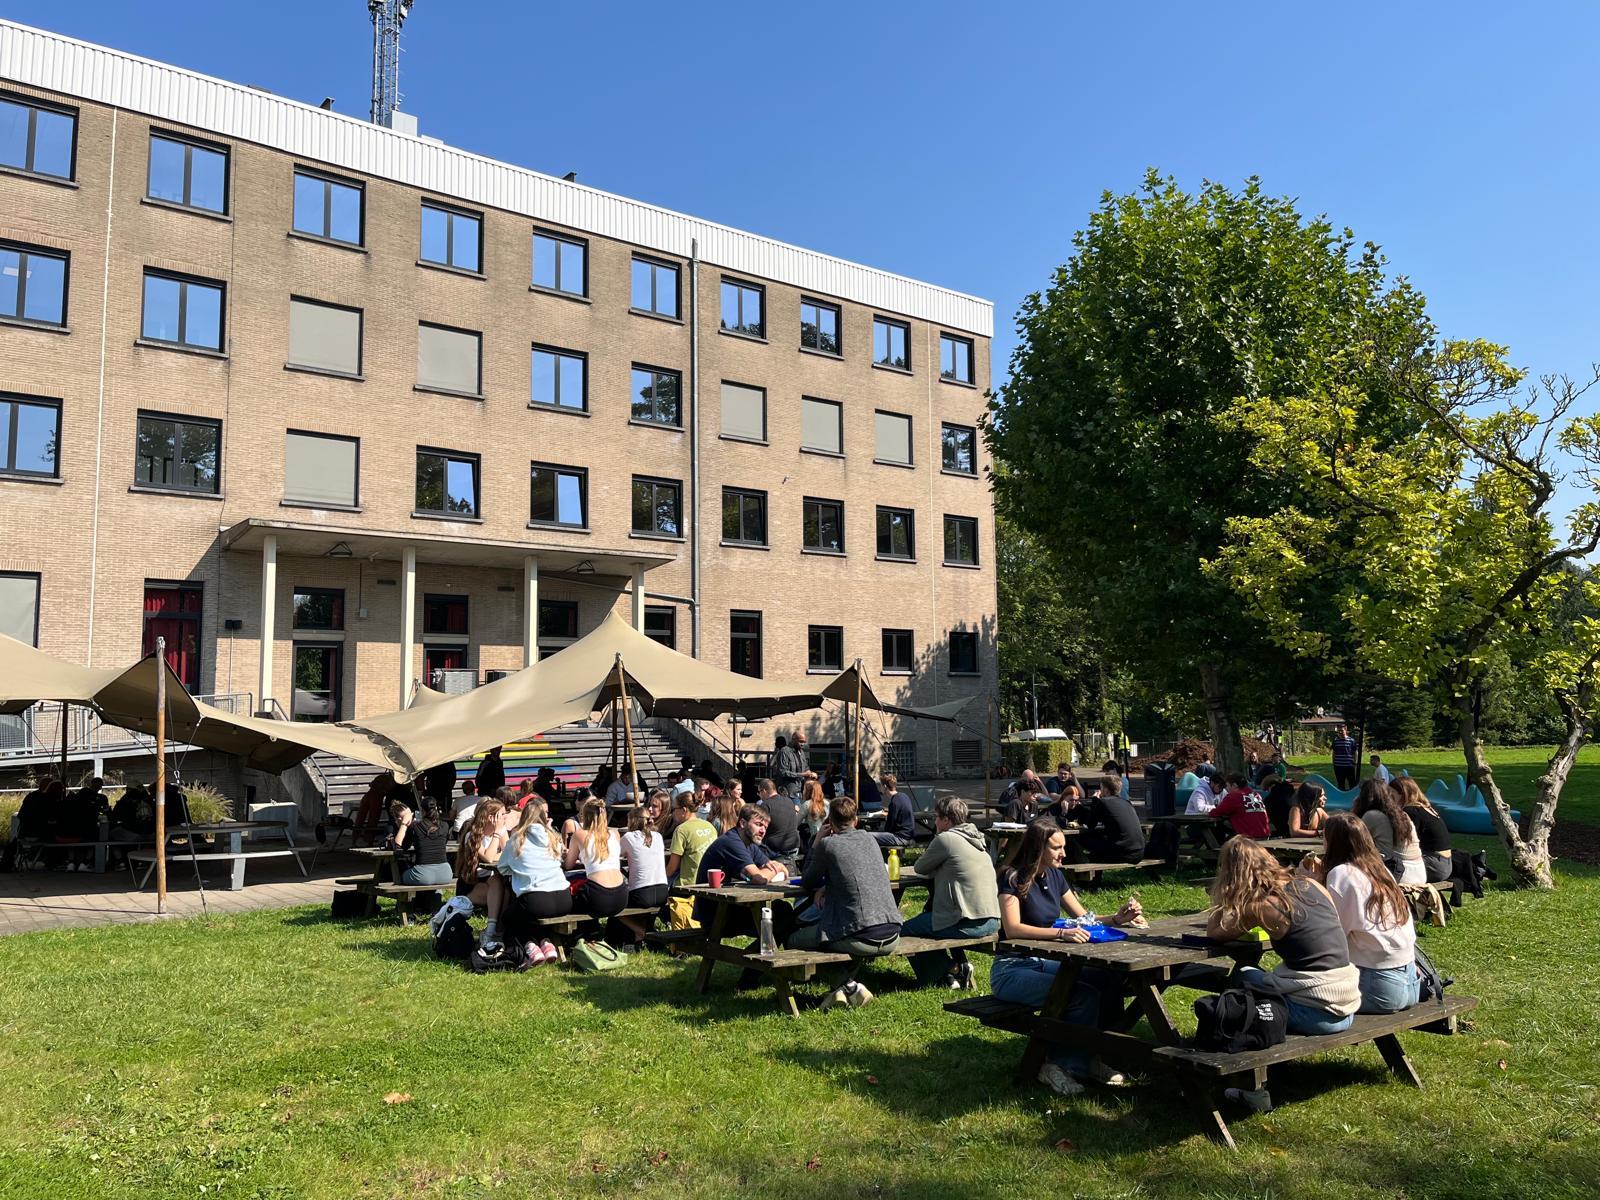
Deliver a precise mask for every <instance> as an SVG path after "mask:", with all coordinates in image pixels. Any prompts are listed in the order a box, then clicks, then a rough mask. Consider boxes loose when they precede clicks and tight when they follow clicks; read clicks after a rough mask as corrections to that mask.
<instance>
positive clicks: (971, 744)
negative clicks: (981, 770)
mask: <svg viewBox="0 0 1600 1200" xmlns="http://www.w3.org/2000/svg"><path fill="white" fill-rule="evenodd" d="M950 765H951V766H952V767H981V766H983V742H982V741H981V740H979V739H978V738H956V739H955V740H954V741H953V742H951V743H950Z"/></svg>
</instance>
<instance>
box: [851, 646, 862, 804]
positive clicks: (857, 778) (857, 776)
mask: <svg viewBox="0 0 1600 1200" xmlns="http://www.w3.org/2000/svg"><path fill="white" fill-rule="evenodd" d="M855 726H856V739H855V740H856V754H855V765H854V768H853V769H852V771H851V780H850V782H851V785H852V786H851V792H850V794H851V795H852V796H854V797H855V801H856V803H857V804H858V805H859V804H860V803H861V660H860V659H859V658H858V659H856V720H855Z"/></svg>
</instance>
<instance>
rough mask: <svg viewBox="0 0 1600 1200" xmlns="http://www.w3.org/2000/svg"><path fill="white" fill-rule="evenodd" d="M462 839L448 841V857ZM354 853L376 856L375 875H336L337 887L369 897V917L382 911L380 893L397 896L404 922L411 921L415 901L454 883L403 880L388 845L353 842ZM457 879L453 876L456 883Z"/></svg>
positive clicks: (373, 873)
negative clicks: (363, 844) (400, 878)
mask: <svg viewBox="0 0 1600 1200" xmlns="http://www.w3.org/2000/svg"><path fill="white" fill-rule="evenodd" d="M459 846H460V843H458V842H448V843H446V845H445V854H446V856H447V857H450V858H454V857H455V853H456V850H457V849H458V848H459ZM347 853H350V854H359V855H361V856H363V857H364V858H370V859H371V860H372V874H371V875H357V876H354V877H352V878H349V879H335V880H334V881H333V882H334V886H335V887H344V888H352V889H354V890H355V891H358V892H360V893H361V894H362V895H363V896H365V897H366V914H365V915H367V916H369V917H375V916H377V915H378V897H380V896H387V897H389V898H390V899H392V900H394V901H395V902H396V904H397V906H398V908H399V911H400V923H401V924H402V925H409V924H411V910H412V907H413V906H412V903H411V902H412V901H414V900H415V899H416V898H417V896H419V895H421V894H423V893H425V892H443V891H444V890H445V889H447V888H449V887H450V886H451V884H450V883H401V882H400V881H399V880H398V879H396V878H395V874H394V851H393V850H390V849H388V848H387V847H384V846H352V847H350V849H349V850H348V851H347ZM453 882H454V881H453V880H452V883H453Z"/></svg>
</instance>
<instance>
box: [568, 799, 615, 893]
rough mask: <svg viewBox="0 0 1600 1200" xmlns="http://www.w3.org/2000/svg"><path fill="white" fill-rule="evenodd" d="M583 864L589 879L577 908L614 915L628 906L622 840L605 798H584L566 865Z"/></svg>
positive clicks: (569, 844) (584, 871)
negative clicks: (608, 817) (608, 816)
mask: <svg viewBox="0 0 1600 1200" xmlns="http://www.w3.org/2000/svg"><path fill="white" fill-rule="evenodd" d="M580 863H581V864H582V866H583V875H584V879H585V883H584V885H583V887H582V888H580V889H579V890H578V895H577V903H576V908H577V909H578V911H579V912H586V913H588V914H589V915H590V916H592V917H614V916H616V915H617V914H618V913H619V912H621V911H622V910H623V909H625V908H627V907H628V881H627V880H626V879H624V878H623V875H622V844H621V839H620V838H618V837H617V831H616V830H614V829H612V828H611V827H610V825H609V824H608V823H607V821H606V806H605V802H604V801H603V800H594V799H589V800H585V801H584V802H583V809H582V810H581V811H580V812H579V813H578V828H577V831H576V832H575V833H574V834H573V835H572V840H571V841H570V842H568V843H567V856H566V862H565V864H564V865H565V866H566V868H567V870H569V871H573V870H576V869H577V868H578V865H579V864H580Z"/></svg>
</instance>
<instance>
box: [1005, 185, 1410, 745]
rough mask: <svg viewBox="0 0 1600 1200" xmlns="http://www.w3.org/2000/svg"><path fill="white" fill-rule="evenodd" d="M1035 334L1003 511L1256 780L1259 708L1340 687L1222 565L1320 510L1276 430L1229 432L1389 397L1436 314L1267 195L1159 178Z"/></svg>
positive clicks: (1103, 214)
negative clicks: (1242, 723)
mask: <svg viewBox="0 0 1600 1200" xmlns="http://www.w3.org/2000/svg"><path fill="white" fill-rule="evenodd" d="M1018 331H1019V333H1020V335H1021V343H1020V345H1019V347H1018V349H1017V351H1016V353H1015V354H1014V355H1013V357H1012V360H1011V370H1010V375H1009V378H1008V380H1007V382H1006V384H1005V385H1004V387H1003V388H1002V389H1001V390H1000V392H999V393H998V395H997V396H996V398H995V399H994V401H993V402H992V404H991V407H990V412H989V414H988V419H987V421H986V436H987V438H988V440H989V444H990V447H991V449H992V450H993V452H994V455H995V457H996V458H997V460H999V462H1000V464H1001V469H1000V470H998V471H997V472H996V479H995V487H996V497H997V502H998V505H999V507H1000V509H1001V511H1002V513H1003V514H1004V515H1005V516H1006V517H1007V518H1008V519H1009V520H1011V521H1012V522H1014V524H1015V525H1016V527H1017V528H1019V529H1021V530H1022V531H1023V532H1025V533H1027V534H1028V535H1030V536H1031V537H1032V538H1033V539H1034V540H1035V542H1036V543H1037V545H1038V546H1040V547H1041V549H1042V552H1043V558H1042V560H1041V563H1040V569H1041V570H1049V571H1052V572H1054V574H1055V576H1056V577H1057V578H1058V579H1059V580H1061V581H1062V582H1063V584H1064V586H1065V587H1066V588H1067V589H1068V591H1069V594H1070V595H1071V596H1072V597H1073V599H1074V600H1075V601H1076V603H1077V604H1078V605H1079V606H1081V607H1082V608H1083V609H1084V611H1085V612H1086V614H1087V616H1088V618H1089V623H1090V624H1089V628H1090V630H1091V631H1092V632H1093V633H1094V634H1095V635H1096V636H1097V637H1098V639H1099V641H1100V642H1101V644H1102V645H1103V646H1104V647H1105V649H1106V652H1107V653H1108V654H1109V655H1111V656H1112V657H1113V659H1114V661H1116V662H1119V663H1121V664H1125V665H1126V666H1127V667H1128V669H1129V670H1130V671H1131V672H1132V673H1133V674H1134V675H1135V676H1136V677H1137V678H1138V679H1140V680H1141V681H1142V682H1143V683H1145V684H1146V685H1147V686H1149V687H1150V688H1152V689H1154V690H1156V691H1160V692H1174V691H1180V690H1188V691H1190V692H1191V694H1192V693H1193V692H1196V691H1198V693H1199V694H1200V695H1201V697H1202V698H1203V700H1204V703H1205V711H1206V716H1207V722H1208V725H1209V727H1210V732H1211V737H1212V741H1213V743H1214V745H1215V746H1216V750H1217V754H1218V761H1219V763H1221V764H1223V765H1224V766H1234V767H1237V766H1239V765H1241V763H1242V750H1241V748H1240V743H1239V719H1238V718H1239V714H1240V713H1268V712H1275V711H1282V706H1283V703H1284V701H1285V700H1292V699H1294V698H1307V697H1310V696H1312V695H1314V694H1316V692H1317V689H1322V688H1324V687H1325V684H1326V681H1325V678H1324V675H1323V672H1321V671H1320V670H1317V669H1308V666H1307V664H1303V663H1301V662H1300V661H1298V660H1296V659H1293V658H1292V657H1290V656H1286V655H1284V654H1282V653H1281V652H1279V651H1277V650H1275V649H1274V648H1273V647H1272V646H1271V645H1270V644H1269V643H1268V642H1267V640H1266V638H1265V632H1264V631H1265V624H1264V622H1263V620H1262V618H1261V615H1260V613H1259V612H1258V611H1257V607H1256V602H1255V598H1254V597H1253V596H1251V595H1250V594H1249V593H1248V592H1246V591H1244V590H1242V589H1240V588H1237V587H1235V586H1233V585H1232V584H1231V583H1230V582H1229V581H1228V580H1227V579H1226V578H1224V577H1219V576H1217V575H1215V574H1210V573H1208V572H1207V571H1206V570H1205V569H1204V566H1205V563H1206V562H1207V561H1208V560H1209V559H1211V558H1213V557H1215V556H1216V554H1217V553H1218V551H1219V549H1220V548H1221V546H1222V544H1223V542H1224V539H1225V530H1226V527H1227V523H1228V521H1229V520H1230V519H1231V518H1233V517H1237V516H1253V515H1264V514H1269V513H1274V512H1277V511H1279V510H1282V509H1284V508H1286V507H1289V506H1291V505H1293V504H1295V503H1296V501H1297V500H1299V499H1300V498H1301V491H1300V486H1299V481H1298V479H1297V478H1296V477H1295V475H1294V473H1293V472H1291V471H1286V470H1280V469H1277V467H1276V465H1275V464H1271V463H1267V464H1261V463H1257V464H1255V465H1252V464H1251V462H1250V455H1251V451H1252V449H1253V447H1254V435H1253V434H1252V433H1251V432H1250V431H1249V430H1247V429H1245V428H1243V427H1240V426H1238V425H1235V424H1231V423H1230V422H1229V421H1227V420H1225V419H1219V418H1223V417H1224V416H1225V414H1227V413H1228V412H1229V411H1230V409H1231V407H1232V406H1233V405H1234V404H1235V402H1236V401H1238V400H1239V399H1241V398H1245V399H1249V400H1266V399H1269V398H1275V397H1295V396H1303V395H1308V394H1313V393H1320V392H1325V391H1328V390H1332V389H1337V388H1341V387H1356V388H1359V389H1360V390H1361V391H1362V392H1363V394H1365V395H1368V396H1371V397H1374V398H1378V397H1380V396H1381V395H1382V393H1383V391H1384V389H1385V388H1386V387H1387V386H1389V382H1390V381H1391V380H1392V379H1393V378H1394V377H1395V376H1397V375H1399V374H1402V373H1403V368H1404V366H1405V365H1406V364H1408V363H1409V362H1410V361H1411V360H1413V359H1414V358H1415V357H1416V356H1417V355H1418V354H1419V353H1420V352H1421V351H1422V349H1423V348H1424V346H1425V345H1426V343H1427V339H1428V336H1429V333H1430V329H1429V326H1428V324H1427V321H1426V318H1425V316H1424V314H1423V302H1422V298H1421V297H1420V296H1419V295H1417V294H1416V293H1415V292H1414V291H1413V290H1412V289H1411V288H1410V287H1408V286H1407V285H1406V284H1405V283H1404V282H1403V281H1402V282H1399V283H1395V282H1391V281H1389V280H1387V279H1386V278H1385V275H1384V271H1383V264H1382V261H1381V259H1380V258H1379V256H1378V254H1377V252H1376V250H1375V249H1374V248H1373V247H1371V246H1367V247H1365V248H1361V247H1358V245H1357V244H1356V242H1355V239H1354V237H1353V235H1352V234H1351V233H1350V231H1349V230H1342V231H1341V230H1336V229H1335V228H1333V227H1332V226H1331V225H1330V224H1329V223H1328V222H1327V221H1326V220H1324V219H1321V218H1316V219H1310V220H1307V219H1305V218H1303V217H1302V216H1301V214H1300V213H1299V212H1298V211H1297V209H1296V207H1295V205H1294V203H1293V202H1292V201H1291V200H1287V199H1281V198H1275V197H1271V196H1268V195H1266V194H1265V193H1264V192H1263V191H1262V189H1261V186H1260V184H1259V182H1258V181H1257V180H1254V179H1252V180H1250V181H1249V182H1248V183H1247V184H1246V185H1245V186H1244V187H1243V188H1242V189H1239V190H1231V189H1229V188H1227V187H1224V186H1223V185H1221V184H1215V183H1209V184H1207V185H1205V186H1204V187H1203V188H1202V189H1201V190H1200V191H1199V192H1198V194H1195V195H1190V194H1187V193H1185V192H1184V191H1182V190H1181V189H1179V188H1178V187H1177V185H1176V184H1175V183H1174V182H1173V181H1172V180H1170V179H1163V178H1161V177H1159V176H1158V175H1156V174H1155V173H1153V172H1152V173H1151V174H1150V175H1149V176H1148V177H1147V178H1146V180H1145V183H1144V186H1143V187H1142V188H1141V189H1140V190H1139V191H1138V192H1136V193H1134V194H1132V195H1123V196H1114V195H1110V194H1107V195H1106V196H1105V198H1104V200H1103V202H1102V204H1101V206H1100V208H1099V209H1098V210H1097V211H1096V212H1095V213H1094V214H1093V215H1092V216H1091V217H1090V220H1089V224H1088V227H1087V228H1086V229H1085V230H1083V231H1082V232H1081V233H1079V234H1078V235H1077V236H1076V238H1075V239H1074V253H1073V255H1072V257H1071V259H1070V260H1069V261H1068V262H1067V263H1066V264H1065V265H1064V266H1062V267H1060V268H1059V269H1058V270H1057V271H1056V273H1055V276H1054V279H1053V280H1052V281H1051V283H1050V286H1049V287H1048V288H1047V289H1046V290H1045V291H1044V292H1043V293H1040V294H1035V295H1033V296H1030V297H1029V298H1028V299H1027V300H1026V301H1025V302H1024V303H1023V306H1022V310H1021V313H1020V315H1019V317H1018ZM1301 599H1302V600H1304V601H1306V602H1307V603H1309V602H1310V601H1312V600H1313V599H1315V598H1314V597H1312V596H1309V595H1308V596H1305V597H1302V598H1301ZM1324 603H1325V604H1328V605H1331V597H1324ZM1331 615H1336V614H1333V613H1332V611H1331V609H1330V616H1331ZM1330 623H1331V621H1330Z"/></svg>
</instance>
